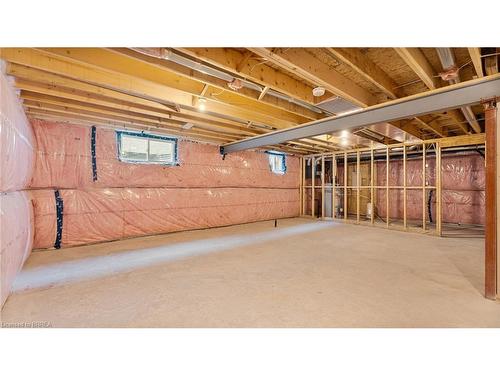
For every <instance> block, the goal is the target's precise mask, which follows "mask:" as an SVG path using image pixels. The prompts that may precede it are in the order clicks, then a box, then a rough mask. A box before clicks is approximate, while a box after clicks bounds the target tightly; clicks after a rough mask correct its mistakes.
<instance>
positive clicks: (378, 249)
mask: <svg viewBox="0 0 500 375" xmlns="http://www.w3.org/2000/svg"><path fill="white" fill-rule="evenodd" d="M483 247H484V240H483V239H481V238H437V237H433V236H427V235H422V234H414V233H403V232H398V231H392V230H386V229H380V228H370V227H365V226H362V227H360V226H356V225H352V224H339V223H333V222H321V221H313V220H308V219H286V220H279V221H278V228H274V222H269V221H268V222H260V223H252V224H244V225H237V226H231V227H225V228H215V229H208V230H199V231H191V232H182V233H173V234H167V235H160V236H152V237H143V238H135V239H129V240H124V241H117V242H111V243H104V244H97V245H90V246H82V247H76V248H69V249H63V250H53V251H42V252H35V253H33V254H32V255H31V257H30V258H29V259H28V261H27V263H26V265H25V267H24V268H23V271H22V272H21V274H20V276H19V277H18V279H17V280H16V289H17V291H16V292H15V293H14V294H13V295H11V296H10V298H9V299H8V300H7V302H6V304H5V306H4V309H3V311H2V321H3V323H4V326H8V325H9V324H10V323H22V322H47V323H48V324H50V326H52V327H500V303H498V302H494V301H489V300H486V299H484V298H483V296H482V293H483V256H484V250H483ZM145 248H146V250H145ZM124 265H125V266H124Z"/></svg>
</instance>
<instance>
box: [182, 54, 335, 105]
mask: <svg viewBox="0 0 500 375" xmlns="http://www.w3.org/2000/svg"><path fill="white" fill-rule="evenodd" d="M175 50H177V51H179V52H182V53H184V54H186V55H189V56H192V57H195V58H197V59H199V60H201V61H204V62H207V63H209V64H211V65H213V66H217V67H219V68H221V69H224V70H226V71H228V72H231V73H234V74H237V75H240V76H242V77H244V78H245V79H248V80H250V81H252V82H256V83H258V84H260V85H262V86H269V87H270V88H271V89H273V90H275V91H278V92H281V93H283V94H285V95H288V96H290V97H292V98H295V99H298V100H302V101H304V102H306V103H309V104H315V102H316V101H315V97H314V96H313V94H312V87H311V86H309V85H306V84H305V83H303V82H301V81H299V80H297V79H295V78H293V77H291V76H289V75H287V74H285V73H283V72H281V71H279V70H277V69H274V68H273V67H270V66H268V65H266V64H264V62H265V60H262V59H260V58H259V57H258V56H256V58H253V57H252V54H253V52H252V51H248V50H247V51H246V52H240V51H238V50H236V49H233V48H176V49H175ZM324 99H327V97H326V96H325V97H324V98H322V100H324Z"/></svg>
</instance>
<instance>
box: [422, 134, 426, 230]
mask: <svg viewBox="0 0 500 375" xmlns="http://www.w3.org/2000/svg"><path fill="white" fill-rule="evenodd" d="M426 151H427V150H426V145H425V143H424V144H422V230H423V231H424V232H425V230H426V228H427V219H426V218H427V216H426V212H427V210H426V205H425V200H426V196H427V189H426V188H425V187H426V186H427V183H426V179H425V172H426V166H425V165H426V160H425V159H426V155H425V154H426Z"/></svg>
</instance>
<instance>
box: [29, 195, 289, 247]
mask: <svg viewBox="0 0 500 375" xmlns="http://www.w3.org/2000/svg"><path fill="white" fill-rule="evenodd" d="M61 198H62V200H63V202H64V215H63V230H62V246H74V245H80V244H86V243H93V242H101V241H111V240H117V239H122V238H127V237H134V236H144V235H151V234H159V233H168V232H174V231H181V230H189V229H199V228H211V227H217V226H224V225H233V224H241V223H248V222H253V221H259V220H269V219H275V218H284V217H294V216H298V214H299V192H298V190H297V189H268V188H188V189H184V188H109V189H106V188H103V189H94V190H87V191H82V190H61ZM32 199H33V207H34V215H35V241H34V248H49V247H53V246H54V241H55V237H56V209H55V199H54V192H53V191H52V190H34V191H32Z"/></svg>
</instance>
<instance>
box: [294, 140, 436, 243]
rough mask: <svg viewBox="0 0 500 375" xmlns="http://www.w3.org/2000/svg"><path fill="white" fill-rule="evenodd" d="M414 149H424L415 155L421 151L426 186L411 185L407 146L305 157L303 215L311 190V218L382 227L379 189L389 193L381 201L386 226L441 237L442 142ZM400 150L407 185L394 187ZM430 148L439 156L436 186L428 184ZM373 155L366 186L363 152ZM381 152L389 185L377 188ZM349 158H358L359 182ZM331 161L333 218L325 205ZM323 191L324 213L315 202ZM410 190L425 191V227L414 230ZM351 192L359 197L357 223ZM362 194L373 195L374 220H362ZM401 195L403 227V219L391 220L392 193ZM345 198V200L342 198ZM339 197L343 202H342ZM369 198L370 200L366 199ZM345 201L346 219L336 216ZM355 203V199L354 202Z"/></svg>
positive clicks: (372, 218)
mask: <svg viewBox="0 0 500 375" xmlns="http://www.w3.org/2000/svg"><path fill="white" fill-rule="evenodd" d="M411 145H412V146H414V145H419V146H420V150H417V151H412V152H411V155H412V156H415V155H416V154H417V155H418V152H420V156H421V158H422V183H421V185H420V186H411V185H410V186H409V185H408V181H407V179H408V173H407V168H408V155H409V154H408V152H409V147H408V145H407V144H391V145H388V146H386V147H385V149H384V148H365V149H362V150H361V149H358V150H346V151H337V152H331V153H325V154H315V155H310V156H304V157H303V158H302V159H303V160H302V164H301V165H302V174H301V175H302V179H303V181H302V182H301V185H300V186H301V214H302V215H306V211H307V209H306V208H307V200H308V199H309V195H308V194H307V189H311V194H310V197H311V216H312V217H321V218H322V219H334V220H338V219H340V220H343V221H344V222H352V223H356V224H367V225H372V226H379V224H378V223H376V220H375V217H376V216H378V215H377V212H376V211H377V210H376V207H377V205H376V204H375V200H376V197H377V191H378V190H384V191H385V202H379V203H382V204H385V211H386V215H385V218H384V219H382V218H381V219H382V221H385V224H384V226H385V227H387V228H393V229H400V230H410V229H411V230H412V231H417V232H422V233H433V234H436V235H438V236H440V235H441V233H442V200H441V190H442V188H441V167H440V166H441V145H440V143H439V142H429V141H422V142H420V143H415V142H413V143H411ZM394 149H398V150H397V152H399V151H400V152H401V155H402V165H403V171H402V174H403V176H402V181H403V183H402V184H401V185H391V184H390V166H391V150H394ZM429 149H434V154H435V160H436V168H435V182H436V183H435V186H431V185H428V183H427V178H426V175H427V171H428V168H427V162H428V154H429V151H428V150H429ZM362 151H364V152H369V155H370V157H369V162H368V163H369V176H368V175H367V178H369V185H362V184H363V182H362V175H361V165H362V162H361V159H362V155H361V152H362ZM377 151H378V152H379V155H380V151H383V152H384V153H385V160H383V161H381V163H385V167H386V168H385V169H386V170H385V184H384V185H382V186H379V185H377V179H376V170H377V168H376V162H375V159H376V158H375V153H376V152H377ZM349 155H350V156H351V159H353V157H354V156H355V161H351V165H355V168H356V173H355V174H354V175H353V176H355V180H354V179H353V178H351V180H352V181H350V183H349V173H348V165H349V162H348V160H349ZM330 158H331V166H332V171H331V175H332V189H331V192H328V193H331V194H332V195H331V204H332V207H331V208H332V210H331V215H328V216H327V215H326V214H325V212H326V203H325V198H326V196H327V189H326V187H327V186H326V184H327V183H329V181H326V177H325V169H326V168H325V164H326V163H325V160H328V161H329V160H330ZM339 158H343V183H342V184H340V183H339V184H337V177H339V175H338V170H337V166H338V160H339ZM308 162H310V163H311V183H310V184H309V185H307V184H306V165H307V163H308ZM316 163H321V178H320V181H321V186H317V184H316V181H315V177H316V170H317V168H316ZM319 188H321V202H322V203H321V205H320V206H319V209H320V210H321V212H316V204H315V200H316V198H319V197H317V194H316V192H315V190H316V189H319ZM408 190H421V191H422V219H421V225H420V226H419V227H418V228H416V227H411V224H410V222H409V221H408V202H407V201H408ZM430 190H434V191H435V207H436V208H435V211H436V213H435V216H436V219H435V227H434V228H430V225H429V223H428V220H427V218H428V217H427V206H426V200H427V195H428V192H429V191H430ZM349 191H351V192H353V193H355V194H356V196H355V201H354V202H355V209H356V216H355V219H354V220H350V219H349V201H350V200H349V199H348V194H349ZM362 191H368V192H369V199H370V203H371V212H370V217H369V218H367V220H366V221H365V220H362V216H361V215H362V214H361V212H362V211H363V210H362V207H361V193H362ZM398 191H399V192H401V191H402V192H403V217H402V225H400V224H397V221H398V220H399V219H394V218H391V215H390V207H391V205H390V203H391V196H392V195H393V194H392V192H395V194H397V193H398ZM337 192H342V194H336V193H337ZM341 197H343V199H342V198H341ZM339 198H340V199H341V200H340V202H339ZM365 198H366V197H365ZM342 200H343V206H342V209H343V211H342V212H343V215H342V216H340V217H339V216H337V217H336V212H338V213H339V214H340V213H341V211H340V210H339V211H337V210H336V209H337V206H338V204H339V203H341V202H342ZM351 203H352V200H351Z"/></svg>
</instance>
